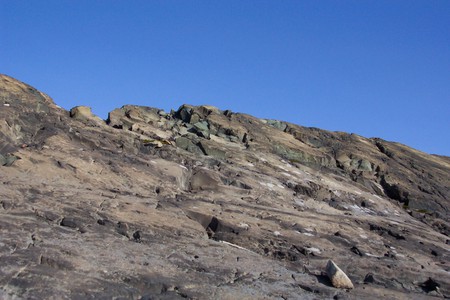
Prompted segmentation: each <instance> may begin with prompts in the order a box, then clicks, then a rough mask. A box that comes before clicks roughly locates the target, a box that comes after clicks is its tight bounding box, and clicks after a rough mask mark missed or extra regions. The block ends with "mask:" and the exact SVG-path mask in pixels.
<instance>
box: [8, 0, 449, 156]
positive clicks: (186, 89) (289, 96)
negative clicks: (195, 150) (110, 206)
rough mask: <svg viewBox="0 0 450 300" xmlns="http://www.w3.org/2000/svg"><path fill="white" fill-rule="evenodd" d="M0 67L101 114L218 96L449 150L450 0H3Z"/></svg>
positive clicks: (268, 112) (289, 117) (241, 106)
mask: <svg viewBox="0 0 450 300" xmlns="http://www.w3.org/2000/svg"><path fill="white" fill-rule="evenodd" d="M0 73H3V74H7V75H10V76H12V77H15V78H17V79H19V80H21V81H24V82H26V83H29V84H31V85H33V86H34V87H36V88H38V89H39V90H41V91H43V92H46V93H47V94H49V95H50V96H51V97H52V98H53V99H54V100H55V102H56V103H57V104H59V105H60V106H62V107H64V108H66V109H70V108H71V107H73V106H76V105H88V106H91V107H92V108H93V111H94V113H96V114H97V115H99V116H100V117H103V118H106V116H107V112H108V111H111V110H113V109H114V108H117V107H120V106H122V105H124V104H137V105H145V106H152V107H159V108H163V109H165V110H170V109H171V108H175V109H176V108H178V107H179V106H180V105H181V104H183V103H189V104H210V105H215V106H218V107H219V108H221V109H231V110H232V111H235V112H244V113H248V114H252V115H255V116H257V117H261V118H273V119H280V120H285V121H289V122H292V123H296V124H299V125H303V126H312V127H319V128H322V129H328V130H333V131H346V132H350V133H357V134H360V135H363V136H366V137H381V138H383V139H386V140H391V141H398V142H401V143H404V144H407V145H409V146H412V147H414V148H417V149H419V150H422V151H425V152H428V153H436V154H443V155H450V133H449V132H450V1H448V0H442V1H438V0H424V1H415V0H405V1H402V0H388V1H383V0H355V1H348V0H339V1H338V0H333V1H327V0H320V1H317V0H312V1H306V0H305V1H302V0H296V1H289V0H282V1H281V0H273V1H265V0H254V1H251V0H226V1H225V0H224V1H213V0H204V1H198V0H195V1H194V0H192V1H191V0H176V1H175V0H160V1H156V0H154V1H152V0H143V1H134V0H122V1H118V0H104V1H95V0H88V1H84V0H70V1H66V0H43V1H32V0H29V1H22V0H13V1H11V0H0Z"/></svg>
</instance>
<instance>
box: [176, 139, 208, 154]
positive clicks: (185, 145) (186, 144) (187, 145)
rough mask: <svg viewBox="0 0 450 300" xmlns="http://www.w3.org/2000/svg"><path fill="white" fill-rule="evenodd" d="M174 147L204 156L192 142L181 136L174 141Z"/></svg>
mask: <svg viewBox="0 0 450 300" xmlns="http://www.w3.org/2000/svg"><path fill="white" fill-rule="evenodd" d="M175 145H176V146H177V147H178V148H181V149H183V150H186V151H189V152H191V153H195V154H204V153H203V151H202V150H201V149H200V148H199V147H198V146H197V145H196V144H195V143H194V142H192V141H191V140H190V139H188V138H186V137H183V136H181V137H179V138H177V139H176V140H175Z"/></svg>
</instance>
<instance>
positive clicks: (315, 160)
mask: <svg viewBox="0 0 450 300" xmlns="http://www.w3.org/2000/svg"><path fill="white" fill-rule="evenodd" d="M273 149H274V152H275V153H276V154H278V155H280V156H281V157H283V158H284V159H287V160H289V161H290V162H292V163H301V164H305V165H310V166H319V167H331V166H335V163H334V159H332V158H331V157H328V156H317V155H313V154H310V153H307V152H304V151H301V150H293V149H290V148H287V147H284V146H282V145H275V146H274V148H273Z"/></svg>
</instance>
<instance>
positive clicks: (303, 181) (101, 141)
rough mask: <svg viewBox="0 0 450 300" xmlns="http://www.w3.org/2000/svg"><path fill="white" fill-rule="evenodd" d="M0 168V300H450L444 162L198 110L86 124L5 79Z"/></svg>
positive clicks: (127, 109)
mask: <svg viewBox="0 0 450 300" xmlns="http://www.w3.org/2000/svg"><path fill="white" fill-rule="evenodd" d="M71 116H72V117H71ZM0 155H1V157H0V179H1V181H0V195H1V197H0V237H1V239H0V266H1V268H0V298H5V299H9V298H10V299H15V298H24V299H51V298H54V299H56V298H58V299H60V298H62V299H86V298H95V299H97V298H99V299H110V298H116V299H176V298H188V299H238V298H244V299H321V298H324V299H330V298H333V297H334V298H336V299H380V298H382V299H418V298H428V297H430V298H432V297H450V284H449V282H450V275H449V274H450V273H449V270H450V268H449V265H448V262H449V261H450V260H449V237H448V234H449V212H448V209H449V207H450V206H449V200H448V199H449V195H450V192H449V187H450V178H449V174H450V159H449V158H448V157H442V156H435V155H428V154H425V153H422V152H420V151H417V150H414V149H411V148H409V147H407V146H404V145H401V144H398V143H392V142H387V141H384V140H381V139H368V138H364V137H361V136H358V135H355V134H347V133H341V132H328V131H324V130H320V129H316V128H305V127H301V126H297V125H294V124H290V123H286V122H281V121H275V120H261V119H258V118H255V117H252V116H249V115H245V114H240V113H233V112H231V111H228V110H226V111H222V110H220V109H218V108H215V107H211V106H198V107H195V106H190V105H183V106H181V107H180V108H179V109H178V110H177V111H172V112H164V111H162V110H161V109H157V108H150V107H141V106H132V105H126V106H124V107H122V108H119V109H116V110H114V111H112V112H111V113H110V115H109V118H108V120H106V121H104V122H101V121H100V120H98V118H97V117H95V116H93V115H91V114H90V111H89V110H87V109H85V108H83V107H82V108H81V109H80V108H77V109H75V110H73V112H72V114H71V113H70V112H68V111H65V110H63V109H61V108H59V107H58V106H56V105H55V104H54V103H53V101H52V100H51V99H50V98H49V97H48V96H47V95H45V94H43V93H41V92H39V91H37V90H36V89H34V88H32V87H30V86H28V85H26V84H24V83H21V82H19V81H17V80H15V79H13V78H11V77H8V76H5V75H1V76H0ZM11 157H14V158H15V159H14V158H11ZM7 159H8V162H6V160H7ZM329 260H333V261H334V262H335V263H336V264H337V265H338V266H340V267H342V268H343V269H344V270H345V272H346V274H347V275H348V277H349V279H350V280H351V282H353V286H354V289H351V290H342V289H337V288H335V287H333V285H332V283H331V281H330V279H329V278H328V276H327V275H326V269H325V266H326V265H327V262H328V261H329Z"/></svg>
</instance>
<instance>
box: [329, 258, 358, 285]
mask: <svg viewBox="0 0 450 300" xmlns="http://www.w3.org/2000/svg"><path fill="white" fill-rule="evenodd" d="M326 273H327V275H328V277H329V278H330V280H331V284H332V285H333V286H334V287H335V288H339V289H353V288H354V286H353V283H352V281H351V280H350V278H348V276H347V274H345V273H344V271H342V270H341V269H340V268H339V267H338V266H337V265H336V264H335V263H334V262H333V261H332V260H329V261H328V263H327V266H326Z"/></svg>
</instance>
